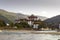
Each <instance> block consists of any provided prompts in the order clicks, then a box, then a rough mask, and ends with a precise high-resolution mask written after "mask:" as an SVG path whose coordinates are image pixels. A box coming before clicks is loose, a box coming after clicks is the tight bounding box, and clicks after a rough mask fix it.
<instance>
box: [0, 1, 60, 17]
mask: <svg viewBox="0 0 60 40" xmlns="http://www.w3.org/2000/svg"><path fill="white" fill-rule="evenodd" d="M0 9H5V10H8V11H11V12H16V13H23V14H27V15H31V14H35V15H39V16H45V17H49V18H50V17H53V16H56V15H60V0H0Z"/></svg>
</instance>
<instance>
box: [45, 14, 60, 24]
mask: <svg viewBox="0 0 60 40" xmlns="http://www.w3.org/2000/svg"><path fill="white" fill-rule="evenodd" d="M45 22H46V23H48V24H50V25H58V24H59V23H60V15H57V16H55V17H52V18H49V19H46V20H45Z"/></svg>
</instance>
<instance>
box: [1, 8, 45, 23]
mask: <svg viewBox="0 0 60 40" xmlns="http://www.w3.org/2000/svg"><path fill="white" fill-rule="evenodd" d="M0 16H4V17H5V18H6V20H10V21H11V22H13V23H14V22H15V20H16V19H20V18H27V16H28V15H24V14H21V13H13V12H8V11H5V10H2V9H0ZM38 17H39V18H41V20H45V19H46V18H45V17H42V16H38ZM44 18H45V19H44ZM6 20H5V21H6Z"/></svg>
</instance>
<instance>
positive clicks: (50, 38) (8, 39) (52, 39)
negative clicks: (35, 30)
mask: <svg viewBox="0 0 60 40" xmlns="http://www.w3.org/2000/svg"><path fill="white" fill-rule="evenodd" d="M58 39H60V35H55V34H29V33H20V32H0V40H58Z"/></svg>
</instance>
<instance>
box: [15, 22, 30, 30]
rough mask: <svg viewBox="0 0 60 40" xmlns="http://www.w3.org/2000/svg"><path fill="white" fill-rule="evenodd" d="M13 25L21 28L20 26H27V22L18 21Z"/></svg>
mask: <svg viewBox="0 0 60 40" xmlns="http://www.w3.org/2000/svg"><path fill="white" fill-rule="evenodd" d="M15 26H17V28H19V29H21V28H29V25H28V23H27V22H23V21H22V22H20V23H16V24H15Z"/></svg>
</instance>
